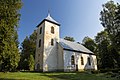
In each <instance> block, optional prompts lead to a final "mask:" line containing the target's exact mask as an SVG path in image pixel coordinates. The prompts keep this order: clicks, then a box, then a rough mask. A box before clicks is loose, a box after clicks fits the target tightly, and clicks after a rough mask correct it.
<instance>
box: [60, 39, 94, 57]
mask: <svg viewBox="0 0 120 80" xmlns="http://www.w3.org/2000/svg"><path fill="white" fill-rule="evenodd" d="M59 44H60V45H61V47H62V48H63V49H64V50H67V51H73V52H80V53H86V54H92V55H94V53H93V52H92V51H90V50H89V49H87V48H86V47H84V46H83V45H81V44H78V43H76V42H71V41H67V40H64V39H60V42H59Z"/></svg>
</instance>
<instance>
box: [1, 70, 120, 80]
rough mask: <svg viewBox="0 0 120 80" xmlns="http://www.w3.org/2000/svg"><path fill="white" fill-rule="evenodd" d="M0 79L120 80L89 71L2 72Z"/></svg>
mask: <svg viewBox="0 0 120 80" xmlns="http://www.w3.org/2000/svg"><path fill="white" fill-rule="evenodd" d="M0 80H119V79H117V78H115V77H113V78H111V77H110V76H109V75H106V74H103V73H100V74H88V73H80V72H79V73H78V72H76V73H75V72H74V73H64V72H60V73H32V72H6V73H3V72H0Z"/></svg>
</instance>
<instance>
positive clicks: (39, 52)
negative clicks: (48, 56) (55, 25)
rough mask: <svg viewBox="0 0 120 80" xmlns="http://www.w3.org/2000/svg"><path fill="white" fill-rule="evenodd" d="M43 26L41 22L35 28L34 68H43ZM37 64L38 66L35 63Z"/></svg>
mask: <svg viewBox="0 0 120 80" xmlns="http://www.w3.org/2000/svg"><path fill="white" fill-rule="evenodd" d="M44 26H45V24H44V23H42V24H41V25H40V26H39V27H38V29H37V41H36V42H37V43H36V54H35V70H39V69H41V70H42V69H43V48H44V47H43V45H44V44H43V43H44ZM41 27H42V33H41V34H40V28H41ZM40 39H41V43H42V44H41V47H39V40H40ZM38 64H39V68H38V67H37V65H38Z"/></svg>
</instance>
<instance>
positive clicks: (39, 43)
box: [39, 39, 41, 47]
mask: <svg viewBox="0 0 120 80" xmlns="http://www.w3.org/2000/svg"><path fill="white" fill-rule="evenodd" d="M39 47H41V39H40V40H39Z"/></svg>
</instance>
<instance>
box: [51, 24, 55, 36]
mask: <svg viewBox="0 0 120 80" xmlns="http://www.w3.org/2000/svg"><path fill="white" fill-rule="evenodd" d="M51 33H53V34H54V27H53V26H52V27H51Z"/></svg>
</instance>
